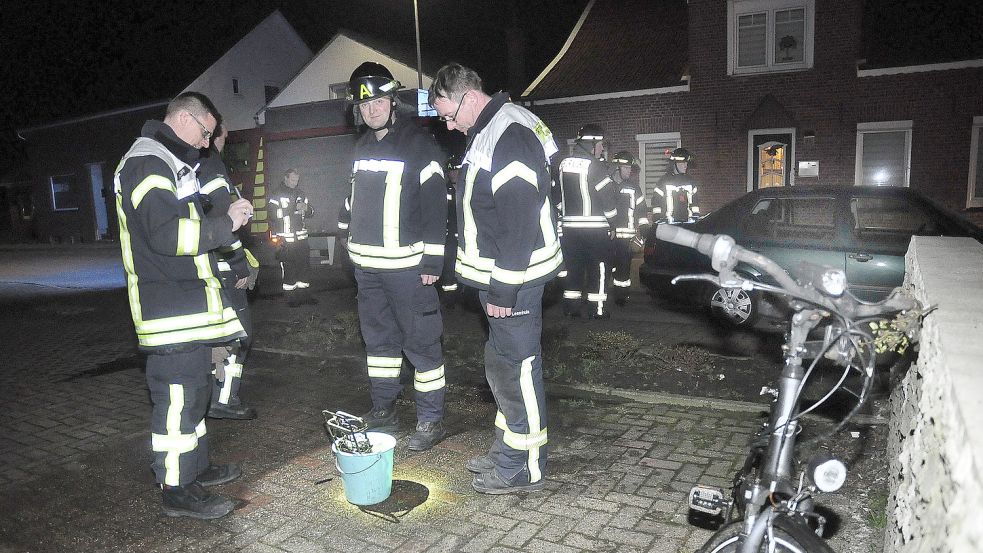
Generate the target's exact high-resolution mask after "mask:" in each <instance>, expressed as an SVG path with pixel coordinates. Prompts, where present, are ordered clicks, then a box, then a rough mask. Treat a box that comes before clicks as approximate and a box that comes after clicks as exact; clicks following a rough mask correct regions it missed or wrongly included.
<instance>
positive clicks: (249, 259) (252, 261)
mask: <svg viewBox="0 0 983 553" xmlns="http://www.w3.org/2000/svg"><path fill="white" fill-rule="evenodd" d="M242 251H243V253H245V254H246V263H248V264H249V266H250V267H252V268H253V269H256V268H258V267H259V260H258V259H256V257H255V256H253V252H251V251H249V249H248V248H243V249H242Z"/></svg>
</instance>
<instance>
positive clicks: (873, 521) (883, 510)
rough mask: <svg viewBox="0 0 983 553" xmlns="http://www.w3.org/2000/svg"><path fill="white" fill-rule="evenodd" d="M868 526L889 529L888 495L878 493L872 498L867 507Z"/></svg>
mask: <svg viewBox="0 0 983 553" xmlns="http://www.w3.org/2000/svg"><path fill="white" fill-rule="evenodd" d="M867 526H870V527H871V528H876V529H878V530H883V529H884V528H885V527H887V494H886V493H877V494H874V495H871V496H870V505H869V506H868V507H867Z"/></svg>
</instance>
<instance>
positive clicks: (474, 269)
mask: <svg viewBox="0 0 983 553" xmlns="http://www.w3.org/2000/svg"><path fill="white" fill-rule="evenodd" d="M562 262H563V254H562V253H561V251H560V244H559V243H558V242H554V243H553V244H550V245H548V246H545V247H542V248H539V249H537V250H535V251H533V253H532V255H531V256H530V260H529V263H530V265H529V267H528V268H527V269H526V270H525V271H524V272H523V274H524V279H523V281H522V282H523V283H525V282H532V281H534V280H536V279H538V278H542V277H544V276H547V275H549V274H550V273H552V272H553V271H554V270H556V268H557V267H559V266H560V264H561V263H562ZM494 269H495V260H494V259H490V258H486V257H480V256H475V257H473V258H472V257H468V256H467V254H466V253H465V252H464V250H461V249H458V250H457V263H456V264H455V272H456V273H457V274H458V275H460V276H462V277H464V278H466V279H468V280H472V281H474V282H480V283H482V284H488V283H489V282H490V279H491V276H492V272H493V271H494ZM503 282H504V281H503Z"/></svg>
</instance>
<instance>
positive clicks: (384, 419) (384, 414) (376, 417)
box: [362, 406, 399, 432]
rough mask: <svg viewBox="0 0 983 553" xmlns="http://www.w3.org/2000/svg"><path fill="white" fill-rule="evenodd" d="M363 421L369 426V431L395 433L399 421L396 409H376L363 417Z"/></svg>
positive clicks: (392, 407) (393, 407)
mask: <svg viewBox="0 0 983 553" xmlns="http://www.w3.org/2000/svg"><path fill="white" fill-rule="evenodd" d="M362 420H364V421H365V424H366V425H367V426H368V430H374V431H376V432H394V431H395V430H396V426H397V425H398V424H399V420H398V419H397V418H396V407H395V406H391V407H388V408H375V407H373V408H372V410H371V411H369V412H368V413H366V414H364V415H362Z"/></svg>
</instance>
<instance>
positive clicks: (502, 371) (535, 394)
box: [478, 285, 547, 484]
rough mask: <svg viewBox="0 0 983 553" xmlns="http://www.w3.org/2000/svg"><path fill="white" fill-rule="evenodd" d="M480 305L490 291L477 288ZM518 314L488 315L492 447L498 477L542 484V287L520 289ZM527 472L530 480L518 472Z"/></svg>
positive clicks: (487, 368)
mask: <svg viewBox="0 0 983 553" xmlns="http://www.w3.org/2000/svg"><path fill="white" fill-rule="evenodd" d="M478 298H479V299H480V300H481V305H482V306H485V305H487V303H488V292H486V291H480V292H478ZM512 313H513V315H512V316H511V317H505V318H501V319H496V318H494V317H489V316H488V315H487V314H486V315H485V316H486V318H487V319H488V342H486V343H485V378H487V379H488V385H489V386H490V387H491V391H492V394H493V395H494V396H495V403H496V404H497V406H498V413H497V414H496V416H495V442H494V443H493V444H492V446H491V448H490V449H489V451H488V454H489V456H490V457H491V459H492V460H493V461H494V462H495V467H496V470H497V471H498V473H499V476H502V477H503V478H505V479H506V480H508V481H510V482H513V483H519V484H522V483H531V482H538V481H539V480H541V479H542V478H543V475H544V473H545V471H546V441H547V436H546V422H547V413H546V393H545V390H544V388H543V358H542V348H541V345H540V338H541V336H542V332H543V286H542V285H540V286H535V287H532V288H522V289H520V290H519V295H518V298H517V299H516V303H515V307H513V308H512ZM520 474H522V475H528V480H525V478H524V477H520V476H518V475H520Z"/></svg>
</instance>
